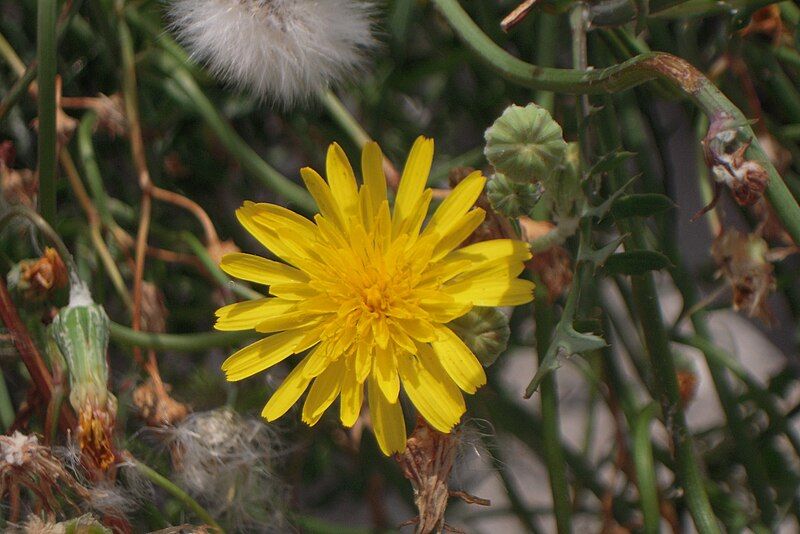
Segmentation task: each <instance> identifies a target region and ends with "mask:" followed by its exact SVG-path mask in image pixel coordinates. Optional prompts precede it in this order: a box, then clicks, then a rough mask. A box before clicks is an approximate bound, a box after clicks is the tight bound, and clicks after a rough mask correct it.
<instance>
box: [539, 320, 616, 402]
mask: <svg viewBox="0 0 800 534" xmlns="http://www.w3.org/2000/svg"><path fill="white" fill-rule="evenodd" d="M565 319H566V320H565ZM605 346H606V342H605V340H604V339H603V338H602V337H600V336H596V335H594V334H581V333H580V332H578V331H577V330H575V328H574V327H573V326H572V320H571V319H570V318H565V317H562V318H561V321H559V323H558V325H557V326H556V330H555V336H554V337H553V340H552V341H551V342H550V347H549V348H548V349H547V353H546V354H545V355H544V358H542V359H541V361H540V362H539V368H538V369H537V370H536V374H535V375H534V376H533V380H531V383H530V384H529V385H528V387H527V388H526V389H525V398H526V399H527V398H530V396H531V395H533V394H534V393H535V392H536V390H537V389H538V388H539V384H541V383H542V380H543V379H544V378H545V377H546V376H547V375H548V374H549V373H550V372H552V371H555V370H556V369H558V368H559V367H561V362H562V361H564V360H565V359H566V358H569V357H570V356H572V355H573V354H581V353H583V352H588V351H591V350H598V349H601V348H603V347H605Z"/></svg>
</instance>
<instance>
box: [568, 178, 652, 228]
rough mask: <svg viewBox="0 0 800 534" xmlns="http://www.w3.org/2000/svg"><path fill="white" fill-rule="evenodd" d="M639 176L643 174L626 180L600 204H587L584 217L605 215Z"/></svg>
mask: <svg viewBox="0 0 800 534" xmlns="http://www.w3.org/2000/svg"><path fill="white" fill-rule="evenodd" d="M639 176H641V174H637V175H636V176H634V177H633V178H631V179H630V180H628V181H627V182H625V184H624V185H623V186H622V187H620V188H619V189H617V190H616V191H614V192H613V193H611V196H610V197H608V198H607V199H605V200H604V201H603V202H602V203H601V204H599V205H598V206H588V205H587V206H586V207H585V208H583V212H582V215H583V216H584V217H597V218H598V219H602V218H603V217H605V216H606V214H607V213H608V212H609V210H610V209H611V206H613V205H614V202H616V200H617V199H618V198H619V197H620V196H622V194H623V193H624V192H625V190H626V189H627V188H628V186H630V185H631V184H632V183H633V182H634V181H635V180H636V179H637V178H639Z"/></svg>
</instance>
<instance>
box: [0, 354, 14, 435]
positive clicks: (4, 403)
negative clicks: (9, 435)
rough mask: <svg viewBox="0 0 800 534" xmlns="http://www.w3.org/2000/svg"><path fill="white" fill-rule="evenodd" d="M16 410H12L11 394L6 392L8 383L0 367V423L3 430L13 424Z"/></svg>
mask: <svg viewBox="0 0 800 534" xmlns="http://www.w3.org/2000/svg"><path fill="white" fill-rule="evenodd" d="M15 414H16V410H14V403H13V402H12V401H11V395H10V394H9V393H8V384H6V378H5V376H3V371H2V370H1V369H0V424H2V425H3V432H6V431H7V430H8V429H9V428H11V425H12V424H14V417H15Z"/></svg>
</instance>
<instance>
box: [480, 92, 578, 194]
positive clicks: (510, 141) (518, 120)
mask: <svg viewBox="0 0 800 534" xmlns="http://www.w3.org/2000/svg"><path fill="white" fill-rule="evenodd" d="M484 137H485V138H486V148H485V149H484V154H485V155H486V159H487V160H489V163H491V164H492V165H493V166H494V168H495V169H497V172H500V173H502V174H505V175H506V176H507V177H508V179H509V180H511V181H513V182H518V183H533V182H536V181H539V180H545V179H546V178H548V177H549V176H550V175H551V174H552V173H553V171H555V170H556V168H557V167H558V166H559V165H560V164H561V162H562V161H563V159H564V153H565V152H566V149H567V143H566V142H565V141H564V136H563V132H562V131H561V126H560V125H559V124H558V123H557V122H556V121H555V120H553V117H551V116H550V113H549V112H548V111H547V110H546V109H544V108H542V107H539V106H537V105H536V104H528V105H527V106H525V107H521V106H516V105H512V106H509V107H508V108H506V110H505V111H504V112H503V114H502V115H501V116H500V118H498V119H497V120H496V121H495V122H494V124H492V126H491V127H490V128H489V129H488V130H486V134H485V136H484Z"/></svg>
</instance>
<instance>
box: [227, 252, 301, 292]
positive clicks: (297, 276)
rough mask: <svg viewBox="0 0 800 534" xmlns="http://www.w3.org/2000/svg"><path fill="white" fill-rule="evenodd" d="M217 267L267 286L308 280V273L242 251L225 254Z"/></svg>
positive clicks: (237, 276)
mask: <svg viewBox="0 0 800 534" xmlns="http://www.w3.org/2000/svg"><path fill="white" fill-rule="evenodd" d="M219 268H220V269H222V270H223V271H225V272H226V273H227V274H229V275H231V276H233V277H235V278H240V279H242V280H247V281H249V282H255V283H257V284H264V285H268V286H270V285H272V284H286V283H291V282H307V281H308V275H306V274H305V273H304V272H302V271H300V270H298V269H295V268H294V267H290V266H289V265H286V264H285V263H280V262H277V261H272V260H268V259H266V258H262V257H261V256H255V255H253V254H245V253H244V252H234V253H233V254H225V255H224V256H223V257H222V261H220V262H219Z"/></svg>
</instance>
